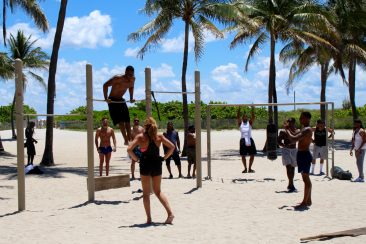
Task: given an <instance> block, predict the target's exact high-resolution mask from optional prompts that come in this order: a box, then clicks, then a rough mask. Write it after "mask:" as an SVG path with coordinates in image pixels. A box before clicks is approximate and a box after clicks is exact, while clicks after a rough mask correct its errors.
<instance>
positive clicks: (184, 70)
mask: <svg viewBox="0 0 366 244" xmlns="http://www.w3.org/2000/svg"><path fill="white" fill-rule="evenodd" d="M184 23H185V27H184V52H183V65H182V92H183V94H182V98H183V124H184V143H183V150H182V156H185V155H186V149H187V133H188V101H187V94H186V93H184V92H187V82H186V74H187V66H188V38H189V23H188V21H185V22H184Z"/></svg>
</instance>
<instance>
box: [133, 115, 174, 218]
mask: <svg viewBox="0 0 366 244" xmlns="http://www.w3.org/2000/svg"><path fill="white" fill-rule="evenodd" d="M144 129H145V131H144V133H141V134H139V135H138V136H136V137H135V139H134V140H133V141H132V142H131V144H130V145H129V146H128V148H127V152H128V153H129V155H130V156H131V158H132V159H133V160H134V161H136V162H137V161H140V176H141V184H142V191H143V202H144V208H145V212H146V216H147V221H146V223H147V224H151V223H152V219H151V209H150V192H151V189H150V188H151V185H150V179H151V180H152V188H153V191H154V193H155V195H156V197H157V198H158V199H159V201H160V202H161V204H162V205H163V206H164V208H165V210H166V212H167V214H168V217H167V219H166V220H165V223H166V224H172V222H173V219H174V215H173V212H172V210H171V208H170V206H169V202H168V199H167V198H166V196H165V195H164V194H163V193H162V192H161V187H160V186H161V174H162V162H163V161H164V160H166V159H167V158H168V157H170V155H172V153H173V152H174V149H175V146H174V145H173V144H172V143H171V142H170V141H169V140H168V139H167V138H165V137H164V136H163V135H161V134H158V126H157V124H156V121H155V120H154V118H152V117H148V118H147V119H146V120H145V123H144ZM161 144H163V145H164V146H165V147H167V148H168V150H167V151H166V153H165V155H164V157H161V156H160V154H159V151H160V150H159V148H160V146H161ZM136 146H139V147H140V150H141V157H140V158H138V157H137V155H136V154H135V153H134V152H133V149H134V148H135V147H136Z"/></svg>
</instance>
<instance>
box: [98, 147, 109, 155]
mask: <svg viewBox="0 0 366 244" xmlns="http://www.w3.org/2000/svg"><path fill="white" fill-rule="evenodd" d="M98 149H99V153H103V154H108V153H110V152H112V147H111V146H108V147H99V148H98Z"/></svg>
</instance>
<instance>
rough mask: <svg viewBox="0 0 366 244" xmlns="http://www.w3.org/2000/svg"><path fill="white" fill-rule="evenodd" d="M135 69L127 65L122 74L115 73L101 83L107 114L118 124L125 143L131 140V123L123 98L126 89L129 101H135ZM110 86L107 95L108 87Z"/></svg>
mask: <svg viewBox="0 0 366 244" xmlns="http://www.w3.org/2000/svg"><path fill="white" fill-rule="evenodd" d="M134 73H135V70H134V68H133V67H132V66H127V67H126V71H125V74H124V75H116V76H113V77H112V78H110V79H109V80H108V81H107V82H105V83H104V85H103V94H104V99H105V101H106V102H107V103H108V108H109V114H110V116H111V118H112V120H113V124H114V125H117V124H118V126H119V129H120V130H121V133H122V136H123V139H124V140H125V143H124V144H125V145H128V142H129V141H130V140H131V125H130V113H129V111H128V107H127V104H126V100H125V99H124V98H123V95H125V93H126V91H127V89H128V91H129V93H130V102H131V103H133V102H135V99H133V88H134V84H135V75H134ZM110 86H111V87H112V89H111V92H110V93H109V96H108V97H107V93H108V88H109V87H110Z"/></svg>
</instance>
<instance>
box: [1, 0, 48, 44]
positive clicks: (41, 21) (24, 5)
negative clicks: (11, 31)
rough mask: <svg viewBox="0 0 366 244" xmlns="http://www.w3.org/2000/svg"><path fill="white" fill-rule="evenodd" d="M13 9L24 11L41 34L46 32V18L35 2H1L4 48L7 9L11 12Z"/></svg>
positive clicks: (21, 0) (17, 0) (26, 0)
mask: <svg viewBox="0 0 366 244" xmlns="http://www.w3.org/2000/svg"><path fill="white" fill-rule="evenodd" d="M15 7H20V8H21V9H22V10H24V11H25V13H26V14H27V15H29V16H30V17H31V19H32V20H33V21H34V23H35V25H36V26H37V27H38V28H39V29H41V30H42V31H43V32H46V31H47V30H48V21H47V18H46V16H45V14H44V13H43V11H42V9H41V8H40V6H39V5H38V1H37V0H3V39H4V45H5V46H6V41H5V40H6V14H7V8H10V10H11V12H13V11H14V8H15Z"/></svg>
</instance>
